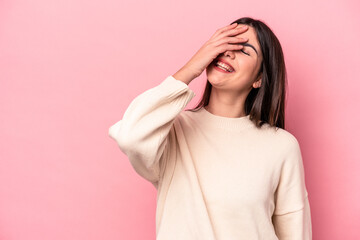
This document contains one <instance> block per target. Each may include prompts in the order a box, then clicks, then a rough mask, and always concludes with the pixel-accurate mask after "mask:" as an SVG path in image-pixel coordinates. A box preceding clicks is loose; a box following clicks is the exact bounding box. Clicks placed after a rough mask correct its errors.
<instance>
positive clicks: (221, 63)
mask: <svg viewBox="0 0 360 240" xmlns="http://www.w3.org/2000/svg"><path fill="white" fill-rule="evenodd" d="M216 64H217V65H218V66H220V67H222V68H224V70H226V71H228V72H232V70H231V68H230V67H229V66H228V65H227V64H225V63H223V62H220V61H219V62H217V63H216Z"/></svg>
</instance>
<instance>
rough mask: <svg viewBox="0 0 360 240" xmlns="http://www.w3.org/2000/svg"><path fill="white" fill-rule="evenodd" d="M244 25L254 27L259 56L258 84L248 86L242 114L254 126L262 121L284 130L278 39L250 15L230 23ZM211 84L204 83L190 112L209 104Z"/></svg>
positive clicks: (282, 67)
mask: <svg viewBox="0 0 360 240" xmlns="http://www.w3.org/2000/svg"><path fill="white" fill-rule="evenodd" d="M235 22H236V23H238V24H245V25H248V26H251V27H253V28H254V29H255V31H256V35H257V39H258V42H259V44H260V49H261V52H262V56H263V61H262V63H261V68H260V71H259V73H258V75H257V76H260V74H261V72H262V80H261V86H260V87H259V88H252V90H251V91H250V92H249V94H248V96H247V98H246V100H245V113H246V114H249V115H250V120H252V121H253V122H254V123H255V125H256V127H258V128H261V126H262V125H263V124H264V123H268V124H269V125H270V126H275V127H279V128H283V129H285V111H284V110H285V109H284V108H285V93H286V92H285V88H286V85H287V75H286V68H285V61H284V55H283V51H282V48H281V45H280V42H279V40H278V39H277V37H276V36H275V34H274V33H273V32H272V30H271V29H270V28H269V27H268V26H267V25H266V24H265V23H264V22H262V21H260V20H256V19H253V18H250V17H243V18H239V19H237V20H235V21H233V22H232V23H231V24H233V23H235ZM211 89H212V85H211V84H210V82H209V80H207V82H206V86H205V90H204V93H203V96H202V99H201V100H200V102H199V103H198V105H197V106H196V107H195V108H193V109H188V110H190V111H197V110H199V109H200V108H201V107H203V106H207V105H208V104H209V99H210V93H211Z"/></svg>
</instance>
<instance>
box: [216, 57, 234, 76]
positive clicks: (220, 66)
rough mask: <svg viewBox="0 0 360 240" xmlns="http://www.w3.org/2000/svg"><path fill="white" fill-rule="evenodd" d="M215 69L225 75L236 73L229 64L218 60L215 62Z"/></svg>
mask: <svg viewBox="0 0 360 240" xmlns="http://www.w3.org/2000/svg"><path fill="white" fill-rule="evenodd" d="M214 68H215V69H216V70H217V71H219V72H223V73H233V72H235V70H234V69H233V68H232V67H231V66H229V64H226V63H225V62H223V61H221V60H218V59H216V60H215V61H214Z"/></svg>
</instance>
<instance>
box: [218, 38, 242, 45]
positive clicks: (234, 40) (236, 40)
mask: <svg viewBox="0 0 360 240" xmlns="http://www.w3.org/2000/svg"><path fill="white" fill-rule="evenodd" d="M248 40H249V39H248V38H245V37H244V38H241V37H224V38H221V39H219V40H218V41H216V42H214V45H215V46H220V45H222V44H224V43H243V42H247V41H248Z"/></svg>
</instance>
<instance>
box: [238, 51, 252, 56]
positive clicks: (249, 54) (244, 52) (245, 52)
mask: <svg viewBox="0 0 360 240" xmlns="http://www.w3.org/2000/svg"><path fill="white" fill-rule="evenodd" d="M240 51H242V52H243V53H245V54H246V55H249V56H250V54H248V53H246V52H244V50H242V49H241V50H240Z"/></svg>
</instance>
